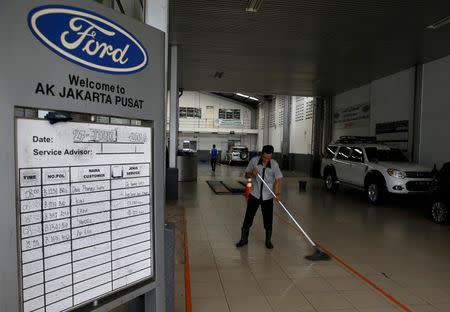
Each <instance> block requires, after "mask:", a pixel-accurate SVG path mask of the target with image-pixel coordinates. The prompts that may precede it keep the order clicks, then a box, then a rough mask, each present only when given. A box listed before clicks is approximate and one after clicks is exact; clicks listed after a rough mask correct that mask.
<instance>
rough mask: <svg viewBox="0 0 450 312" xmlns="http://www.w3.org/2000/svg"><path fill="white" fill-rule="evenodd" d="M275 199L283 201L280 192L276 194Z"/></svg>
mask: <svg viewBox="0 0 450 312" xmlns="http://www.w3.org/2000/svg"><path fill="white" fill-rule="evenodd" d="M275 200H276V201H277V202H280V201H281V197H280V193H278V194H275Z"/></svg>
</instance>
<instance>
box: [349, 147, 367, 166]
mask: <svg viewBox="0 0 450 312" xmlns="http://www.w3.org/2000/svg"><path fill="white" fill-rule="evenodd" d="M350 160H351V161H354V162H359V163H363V162H364V155H363V151H362V149H360V148H359V147H355V148H353V149H352V153H351V155H350Z"/></svg>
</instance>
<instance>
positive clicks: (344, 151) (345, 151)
mask: <svg viewBox="0 0 450 312" xmlns="http://www.w3.org/2000/svg"><path fill="white" fill-rule="evenodd" d="M351 152H352V149H351V148H350V147H347V146H341V148H339V152H338V154H337V156H336V158H337V159H340V160H349V158H350V153H351Z"/></svg>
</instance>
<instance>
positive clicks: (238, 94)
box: [235, 93, 259, 102]
mask: <svg viewBox="0 0 450 312" xmlns="http://www.w3.org/2000/svg"><path fill="white" fill-rule="evenodd" d="M235 94H236V95H237V96H240V97H243V98H244V99H249V100H253V101H258V102H259V99H257V98H255V97H252V96H249V95H245V94H242V93H235Z"/></svg>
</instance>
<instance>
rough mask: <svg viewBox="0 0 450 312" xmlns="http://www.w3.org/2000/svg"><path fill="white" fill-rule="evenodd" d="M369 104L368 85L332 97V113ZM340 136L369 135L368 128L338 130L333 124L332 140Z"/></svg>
mask: <svg viewBox="0 0 450 312" xmlns="http://www.w3.org/2000/svg"><path fill="white" fill-rule="evenodd" d="M366 102H370V84H367V85H364V86H362V87H359V88H356V89H352V90H349V91H346V92H344V93H341V94H337V95H336V96H334V97H333V113H334V112H335V111H336V110H337V109H341V108H344V107H349V106H353V105H358V104H361V103H366ZM342 135H370V126H369V125H367V126H363V127H357V128H350V129H338V128H336V127H335V125H334V124H333V140H336V139H338V138H339V137H340V136H342Z"/></svg>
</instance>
